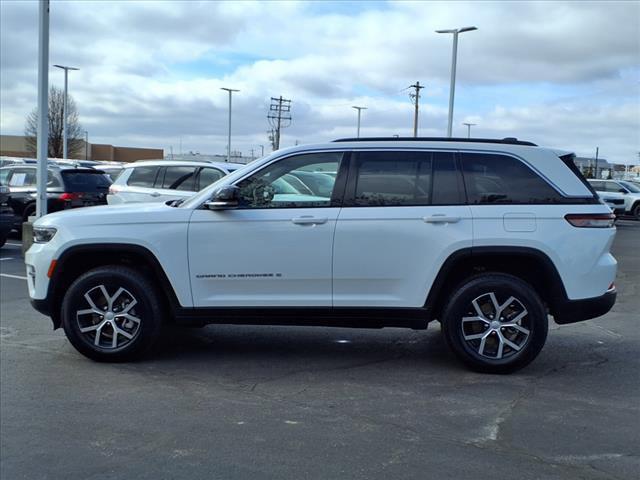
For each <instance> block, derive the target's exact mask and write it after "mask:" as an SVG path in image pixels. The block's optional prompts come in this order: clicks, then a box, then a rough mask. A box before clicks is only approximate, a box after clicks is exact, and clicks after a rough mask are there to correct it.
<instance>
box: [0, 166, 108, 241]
mask: <svg viewBox="0 0 640 480" xmlns="http://www.w3.org/2000/svg"><path fill="white" fill-rule="evenodd" d="M0 184H3V185H6V186H8V187H9V192H10V198H9V200H8V204H9V207H11V210H12V212H13V228H15V229H17V230H18V231H20V229H21V224H22V222H25V221H27V219H28V218H29V217H30V216H31V215H34V214H35V211H36V166H35V165H33V166H32V165H12V166H10V167H4V168H0ZM110 185H111V181H110V180H109V179H108V178H107V176H106V175H105V174H104V172H103V171H101V170H96V169H93V168H76V167H74V166H66V165H59V166H58V165H56V166H51V165H50V166H49V168H48V173H47V212H49V213H51V212H57V211H60V210H66V209H69V208H77V207H88V206H92V205H106V203H107V192H108V190H109V186H110Z"/></svg>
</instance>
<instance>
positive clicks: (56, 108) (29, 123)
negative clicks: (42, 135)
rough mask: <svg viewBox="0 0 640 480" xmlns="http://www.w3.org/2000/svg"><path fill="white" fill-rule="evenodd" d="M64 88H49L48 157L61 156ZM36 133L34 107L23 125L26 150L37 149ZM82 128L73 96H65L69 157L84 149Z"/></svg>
mask: <svg viewBox="0 0 640 480" xmlns="http://www.w3.org/2000/svg"><path fill="white" fill-rule="evenodd" d="M63 109H64V90H61V89H59V88H56V87H51V88H50V89H49V149H48V151H49V154H48V155H49V157H50V158H62V153H63V151H64V150H63V148H62V130H63V118H64V115H63ZM37 133H38V109H37V108H35V109H34V110H33V111H32V112H31V113H30V114H29V115H27V120H26V123H25V127H24V135H25V137H27V139H26V141H27V151H28V152H30V153H33V154H34V156H35V153H36V151H37V140H36V136H37ZM82 134H83V129H82V125H80V122H79V121H78V110H77V108H76V103H75V102H74V101H73V97H71V95H69V96H68V97H67V141H68V145H67V150H68V155H69V156H70V157H71V156H73V155H74V154H80V153H81V152H82V151H83V150H84V141H83V138H82Z"/></svg>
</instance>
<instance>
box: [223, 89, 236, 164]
mask: <svg viewBox="0 0 640 480" xmlns="http://www.w3.org/2000/svg"><path fill="white" fill-rule="evenodd" d="M220 90H225V91H227V92H229V137H228V139H227V162H230V161H231V95H232V94H233V92H239V91H240V90H237V89H235V88H225V87H222V88H221V89H220Z"/></svg>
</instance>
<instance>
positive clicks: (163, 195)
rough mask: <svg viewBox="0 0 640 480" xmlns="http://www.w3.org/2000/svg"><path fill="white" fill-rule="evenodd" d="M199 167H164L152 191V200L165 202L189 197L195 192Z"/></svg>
mask: <svg viewBox="0 0 640 480" xmlns="http://www.w3.org/2000/svg"><path fill="white" fill-rule="evenodd" d="M199 169H200V167H197V166H190V165H173V166H168V167H164V168H163V170H162V171H161V173H160V175H159V176H158V179H157V181H156V188H155V189H154V191H153V192H152V194H151V196H152V201H154V202H166V201H168V200H178V199H185V198H189V197H190V196H191V195H193V194H194V193H195V192H197V185H198V184H197V179H198V178H197V177H198V171H199Z"/></svg>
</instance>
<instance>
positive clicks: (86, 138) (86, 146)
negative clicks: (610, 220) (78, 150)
mask: <svg viewBox="0 0 640 480" xmlns="http://www.w3.org/2000/svg"><path fill="white" fill-rule="evenodd" d="M84 159H85V160H89V132H88V131H87V130H85V131H84Z"/></svg>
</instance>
